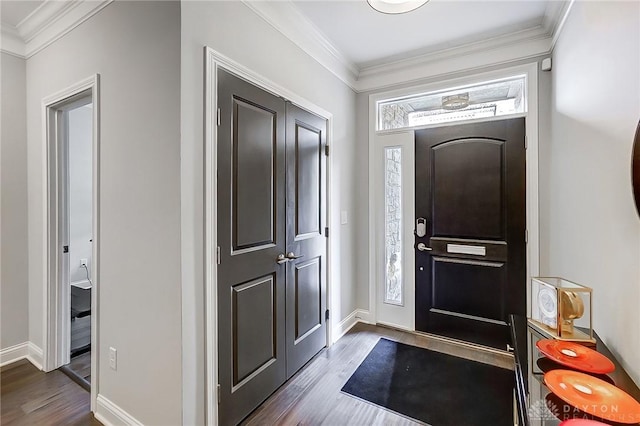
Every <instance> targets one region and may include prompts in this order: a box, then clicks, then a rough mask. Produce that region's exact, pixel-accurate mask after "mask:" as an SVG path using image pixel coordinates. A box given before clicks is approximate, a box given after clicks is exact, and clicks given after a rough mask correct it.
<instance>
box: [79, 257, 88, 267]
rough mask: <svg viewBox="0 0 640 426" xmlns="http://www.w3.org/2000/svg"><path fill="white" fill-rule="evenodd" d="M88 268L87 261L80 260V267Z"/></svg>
mask: <svg viewBox="0 0 640 426" xmlns="http://www.w3.org/2000/svg"><path fill="white" fill-rule="evenodd" d="M82 266H87V259H80V267H82Z"/></svg>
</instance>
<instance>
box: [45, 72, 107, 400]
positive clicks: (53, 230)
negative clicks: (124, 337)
mask: <svg viewBox="0 0 640 426" xmlns="http://www.w3.org/2000/svg"><path fill="white" fill-rule="evenodd" d="M84 97H90V98H91V103H92V104H93V108H92V109H93V117H92V121H93V122H92V126H93V130H92V138H91V139H92V147H91V149H92V163H93V164H92V178H91V179H92V202H91V204H92V229H93V231H92V232H93V235H92V238H93V242H92V245H91V256H92V265H91V266H92V267H91V282H92V289H91V411H95V409H96V398H97V395H98V374H97V373H98V361H99V357H98V353H99V348H98V342H99V339H98V333H99V321H98V306H99V305H98V301H99V280H98V277H99V267H100V258H99V245H100V227H99V225H100V220H99V217H100V210H99V206H100V202H99V201H100V195H99V176H100V170H99V164H100V151H99V148H100V75H99V74H95V75H93V76H91V77H89V78H86V79H84V80H82V81H80V82H77V83H75V84H73V85H71V86H70V87H67V88H66V89H64V90H61V91H59V92H57V93H55V94H53V95H51V96H48V97H46V98H44V99H43V100H42V130H43V137H42V141H43V152H44V153H45V155H43V158H42V170H44V173H43V186H42V188H43V191H42V196H43V202H44V204H43V205H44V206H46V208H45V209H44V211H43V218H42V219H43V225H44V226H43V229H44V230H45V232H44V233H43V242H42V247H43V270H44V271H45V274H44V283H43V289H44V292H43V297H44V300H43V306H44V315H43V330H44V333H43V335H44V342H43V344H44V348H43V369H44V371H51V370H55V369H56V368H59V367H61V366H62V365H64V364H65V363H66V362H68V359H69V347H70V336H69V333H70V309H71V306H70V289H69V288H66V287H68V286H64V276H63V275H62V274H61V272H62V271H61V270H60V265H61V263H62V261H61V257H60V255H61V249H62V244H61V242H62V240H61V238H63V237H64V235H63V233H64V232H65V230H64V229H63V228H64V225H63V224H61V219H60V206H59V204H58V200H60V199H61V197H66V192H67V190H66V188H65V187H64V186H62V185H61V183H60V182H58V179H57V176H58V173H59V164H58V152H59V150H60V149H66V148H64V145H61V144H62V137H63V136H64V135H63V134H62V132H61V130H62V129H60V128H59V122H58V116H60V115H61V113H62V110H63V109H64V108H65V107H68V106H69V104H71V103H73V102H75V101H76V100H77V99H80V98H84Z"/></svg>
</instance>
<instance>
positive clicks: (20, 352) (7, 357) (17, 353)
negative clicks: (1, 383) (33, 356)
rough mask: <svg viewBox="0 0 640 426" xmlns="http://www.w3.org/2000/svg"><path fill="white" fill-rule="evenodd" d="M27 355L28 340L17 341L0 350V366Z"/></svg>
mask: <svg viewBox="0 0 640 426" xmlns="http://www.w3.org/2000/svg"><path fill="white" fill-rule="evenodd" d="M28 355H29V342H24V343H19V344H17V345H13V346H9V347H8V348H5V349H2V350H0V367H4V366H5V365H8V364H13V363H14V362H16V361H20V360H21V359H24V358H26V357H27V356H28Z"/></svg>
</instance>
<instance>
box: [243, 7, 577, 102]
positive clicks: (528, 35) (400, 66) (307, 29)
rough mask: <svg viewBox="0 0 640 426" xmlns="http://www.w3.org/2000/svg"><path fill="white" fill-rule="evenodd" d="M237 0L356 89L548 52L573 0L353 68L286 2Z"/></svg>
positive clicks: (312, 25)
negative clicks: (451, 42) (505, 25)
mask: <svg viewBox="0 0 640 426" xmlns="http://www.w3.org/2000/svg"><path fill="white" fill-rule="evenodd" d="M242 1H243V2H244V4H246V5H247V6H248V7H249V8H250V9H251V10H252V11H253V12H254V13H256V14H257V15H258V16H260V17H261V18H262V19H264V20H265V21H266V22H267V23H269V24H270V25H271V26H272V27H274V28H275V29H276V30H278V31H279V32H280V33H282V34H283V35H284V36H285V37H287V38H288V39H289V40H291V41H292V42H293V43H295V44H296V45H298V46H299V47H300V48H301V49H302V50H304V51H305V52H306V53H308V54H309V55H310V56H311V57H313V58H314V59H315V60H316V61H317V62H318V63H320V64H321V65H322V66H324V67H325V68H327V69H328V70H329V71H331V72H332V73H333V74H334V75H336V76H337V77H338V78H339V79H340V80H342V81H343V82H344V83H346V84H347V85H348V86H349V87H351V88H352V89H353V90H355V91H356V92H365V91H371V90H376V89H382V88H387V87H390V86H394V85H397V84H404V83H407V82H409V81H414V80H416V81H417V80H424V79H427V78H432V77H437V76H439V75H445V74H450V73H454V72H463V71H470V70H474V69H481V68H485V67H487V66H492V65H500V64H507V63H511V62H514V61H519V60H526V59H530V58H534V57H539V56H541V55H546V54H550V53H551V50H552V49H553V46H554V44H555V41H556V40H557V37H558V34H559V32H560V30H561V28H562V24H563V23H564V21H565V20H566V17H567V15H568V13H569V10H570V9H571V5H572V4H573V2H574V0H568V1H549V2H548V3H547V7H546V9H545V13H544V16H543V19H542V22H541V23H540V24H538V25H536V26H533V27H531V28H527V29H524V30H521V31H516V32H512V33H509V34H506V35H502V36H496V37H491V38H488V39H484V40H481V41H477V42H471V43H466V44H464V45H462V46H458V47H454V48H444V49H435V50H433V51H429V52H425V53H423V54H420V55H417V56H413V57H411V58H407V59H400V60H394V61H390V62H386V63H384V64H380V65H372V66H363V67H358V66H357V65H356V64H355V63H353V62H351V61H350V60H349V59H348V58H347V57H346V55H344V53H342V52H341V51H340V50H339V49H338V48H337V47H335V45H333V43H331V42H330V41H329V40H328V39H327V37H326V36H325V35H324V34H322V32H321V31H320V30H319V29H318V28H317V27H316V26H315V25H314V24H313V23H312V22H311V21H310V20H309V19H308V18H307V17H306V16H305V15H304V14H303V13H302V12H301V11H300V10H299V9H298V8H297V7H296V6H295V5H294V4H293V3H292V2H291V1H278V2H268V1H259V0H258V1H251V0H242Z"/></svg>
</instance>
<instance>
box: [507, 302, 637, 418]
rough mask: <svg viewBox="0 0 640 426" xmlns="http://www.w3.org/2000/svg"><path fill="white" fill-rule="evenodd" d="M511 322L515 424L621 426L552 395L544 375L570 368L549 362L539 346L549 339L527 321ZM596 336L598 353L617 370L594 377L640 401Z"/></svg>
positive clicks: (518, 318)
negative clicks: (581, 422) (582, 422)
mask: <svg viewBox="0 0 640 426" xmlns="http://www.w3.org/2000/svg"><path fill="white" fill-rule="evenodd" d="M510 319H511V341H512V344H513V350H514V360H515V393H514V398H515V406H514V409H515V412H514V421H517V424H518V426H538V425H543V426H555V425H559V424H560V423H562V421H564V420H568V419H571V418H581V419H582V418H585V419H593V420H599V421H602V422H604V423H606V424H610V425H619V424H620V423H613V422H611V421H610V420H606V419H598V418H596V417H594V416H592V415H589V414H587V413H585V412H583V411H580V410H578V409H576V408H574V407H572V406H571V405H569V404H567V403H565V402H564V401H562V400H561V399H560V398H558V397H557V396H555V395H554V394H553V393H551V391H550V390H549V389H548V388H547V387H546V386H545V385H544V381H543V376H544V373H546V372H547V371H550V370H555V369H559V368H562V369H569V368H568V367H565V366H563V365H560V364H558V363H556V362H554V361H552V360H550V359H548V358H547V357H545V356H544V355H542V354H541V353H540V352H539V351H538V348H537V347H536V342H537V341H538V340H540V339H545V338H546V337H545V336H543V335H542V334H540V333H539V332H538V331H537V330H535V329H534V328H533V327H531V326H530V325H529V324H528V323H527V319H526V318H525V317H523V316H519V315H511V317H510ZM594 336H595V338H596V341H597V343H596V348H595V349H596V350H597V351H598V352H600V353H602V354H603V355H605V356H606V357H607V358H609V359H610V360H611V361H613V363H614V364H615V366H616V370H615V371H614V372H613V373H610V374H607V375H597V374H594V376H595V377H598V378H601V379H603V380H606V381H608V382H610V383H614V384H615V385H616V386H617V387H618V388H620V389H622V390H624V391H625V392H627V393H628V394H629V395H631V396H633V397H634V398H635V399H636V400H638V401H640V389H638V386H637V385H636V384H635V383H634V382H633V380H631V378H630V377H629V375H628V374H627V373H626V372H625V371H624V369H623V368H622V366H620V364H619V362H618V360H617V359H616V358H615V357H614V356H613V355H612V354H611V352H610V351H609V349H608V348H607V347H606V345H605V344H604V343H602V340H600V337H599V336H598V335H597V333H595V332H594ZM547 407H550V408H551V409H548V408H547ZM637 424H640V423H637Z"/></svg>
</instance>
